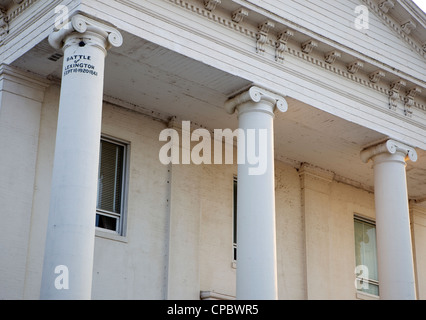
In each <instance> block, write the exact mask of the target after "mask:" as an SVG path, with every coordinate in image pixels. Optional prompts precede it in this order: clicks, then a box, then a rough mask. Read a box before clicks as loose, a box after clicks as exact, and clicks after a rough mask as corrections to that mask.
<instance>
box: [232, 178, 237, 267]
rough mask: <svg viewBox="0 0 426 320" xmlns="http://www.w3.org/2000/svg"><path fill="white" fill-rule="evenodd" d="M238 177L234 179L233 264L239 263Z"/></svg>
mask: <svg viewBox="0 0 426 320" xmlns="http://www.w3.org/2000/svg"><path fill="white" fill-rule="evenodd" d="M237 185H238V183H237V177H234V197H233V199H234V207H233V210H232V254H233V258H232V259H233V262H235V261H237Z"/></svg>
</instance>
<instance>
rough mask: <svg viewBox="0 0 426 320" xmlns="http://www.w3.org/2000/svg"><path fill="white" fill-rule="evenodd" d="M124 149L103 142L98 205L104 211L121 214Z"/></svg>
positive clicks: (100, 158)
mask: <svg viewBox="0 0 426 320" xmlns="http://www.w3.org/2000/svg"><path fill="white" fill-rule="evenodd" d="M123 157H124V147H123V146H120V145H116V144H113V143H111V142H107V141H101V149H100V157H99V176H98V204H97V207H98V208H99V209H102V210H107V211H110V212H115V213H120V211H121V193H122V184H123V177H122V175H123Z"/></svg>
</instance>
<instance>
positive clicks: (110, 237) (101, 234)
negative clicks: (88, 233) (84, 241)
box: [95, 228, 128, 243]
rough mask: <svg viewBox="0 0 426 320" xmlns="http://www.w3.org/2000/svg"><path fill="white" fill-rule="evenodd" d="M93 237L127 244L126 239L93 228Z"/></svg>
mask: <svg viewBox="0 0 426 320" xmlns="http://www.w3.org/2000/svg"><path fill="white" fill-rule="evenodd" d="M95 237H98V238H103V239H108V240H113V241H118V242H123V243H127V242H128V240H127V237H123V236H120V235H119V234H118V233H116V232H113V231H107V230H104V229H101V228H95Z"/></svg>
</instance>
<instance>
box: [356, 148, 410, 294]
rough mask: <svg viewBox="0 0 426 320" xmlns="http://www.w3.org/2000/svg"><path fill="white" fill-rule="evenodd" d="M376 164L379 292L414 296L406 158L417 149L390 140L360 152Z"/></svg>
mask: <svg viewBox="0 0 426 320" xmlns="http://www.w3.org/2000/svg"><path fill="white" fill-rule="evenodd" d="M361 158H362V160H363V161H364V162H368V160H369V159H372V160H373V163H374V196H375V206H376V236H377V260H378V261H377V263H378V276H379V295H380V298H381V299H383V300H402V299H404V300H409V299H415V298H416V296H415V282H414V267H413V251H412V244H411V232H410V220H409V208H408V193H407V179H406V172H405V166H406V162H405V161H406V158H410V159H411V160H413V161H416V160H417V154H416V151H415V150H414V149H413V148H411V147H409V146H406V145H404V144H402V143H400V142H397V141H394V140H388V141H387V142H385V143H383V144H380V145H377V146H373V147H370V148H368V149H366V150H363V151H362V152H361Z"/></svg>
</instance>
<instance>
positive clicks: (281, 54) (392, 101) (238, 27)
mask: <svg viewBox="0 0 426 320" xmlns="http://www.w3.org/2000/svg"><path fill="white" fill-rule="evenodd" d="M163 1H166V2H169V3H172V4H174V5H176V6H179V7H181V8H183V9H185V10H188V11H190V12H192V13H194V14H197V15H199V16H202V17H203V18H206V19H208V20H210V21H212V22H215V23H217V24H220V25H222V26H224V27H227V28H229V29H231V30H233V31H235V32H238V33H240V34H242V35H243V36H245V37H248V38H251V39H252V40H253V51H254V52H256V53H257V55H258V56H259V58H260V59H261V57H262V56H263V59H264V60H265V61H266V59H267V57H266V56H265V51H266V47H268V48H273V50H275V59H274V60H275V61H273V62H272V63H274V64H275V67H276V68H282V67H283V66H285V63H283V62H284V61H285V57H286V56H287V55H291V56H293V57H296V58H299V59H303V60H304V61H306V62H308V63H311V64H312V65H315V66H317V67H320V68H322V69H325V70H327V71H329V72H332V73H334V74H336V75H338V76H341V77H344V78H346V79H348V80H351V81H354V82H356V83H358V84H360V85H363V86H365V87H368V88H370V89H373V90H375V91H377V92H380V93H381V94H383V95H385V96H386V97H388V99H389V110H390V111H391V112H392V111H393V112H395V111H396V110H397V109H398V108H397V106H399V108H400V109H402V110H403V113H404V114H405V116H406V117H407V118H411V117H412V114H413V112H412V110H411V108H416V109H419V110H421V111H426V106H425V105H423V104H422V103H420V102H418V101H415V100H414V99H411V100H409V101H410V104H409V107H407V104H406V102H405V101H407V97H408V94H406V93H405V92H402V90H401V92H398V95H395V94H394V93H395V91H392V83H387V82H385V81H380V80H381V79H382V78H386V72H385V71H384V70H381V69H377V70H376V71H375V72H373V73H369V74H366V73H365V72H362V67H363V65H364V62H363V61H361V60H360V59H359V58H356V57H354V60H353V62H352V63H351V64H349V65H347V66H346V68H342V66H341V65H338V64H335V62H336V61H338V59H339V58H340V57H341V52H340V51H339V49H335V50H332V51H329V52H323V53H322V54H323V57H322V58H318V51H316V53H317V54H316V55H313V54H311V53H312V51H313V50H314V49H316V47H317V45H318V43H317V41H316V40H314V39H311V40H308V41H305V42H304V43H300V44H299V45H298V46H296V47H295V46H294V45H293V46H290V45H289V39H290V38H292V37H293V35H294V32H295V31H293V30H292V29H291V27H288V28H287V29H284V30H283V31H281V32H279V33H278V35H276V33H273V32H270V30H271V29H272V28H273V27H274V21H273V20H272V19H271V17H265V20H264V22H263V23H261V24H259V25H256V26H254V25H250V24H248V23H246V24H244V25H242V24H239V22H238V21H237V20H235V19H233V18H232V17H233V16H234V12H229V17H226V16H224V14H223V13H222V12H221V13H217V12H215V11H214V10H207V9H206V8H205V7H202V6H201V5H200V3H194V2H189V1H188V0H163ZM363 1H364V2H366V3H367V4H368V5H369V6H371V8H372V9H373V11H374V12H376V13H377V14H378V15H379V16H381V17H383V19H387V21H389V23H391V22H392V23H393V29H394V30H396V31H397V32H398V33H400V34H401V37H402V38H403V39H405V40H406V41H409V42H410V43H411V44H412V45H415V46H416V52H418V53H420V50H423V49H422V48H421V47H419V46H418V45H417V44H416V43H415V42H414V40H412V39H411V38H410V37H409V36H408V35H407V34H406V33H405V32H404V31H403V30H402V28H401V27H400V26H398V25H397V24H396V23H395V22H393V21H392V20H391V19H390V18H388V17H387V16H386V15H385V13H384V12H382V11H381V10H380V9H379V8H378V6H377V5H376V4H375V3H374V2H373V1H372V0H363ZM120 2H123V3H126V4H127V5H129V4H130V3H129V2H130V1H128V0H120ZM134 6H135V5H134V4H133V7H134ZM217 6H220V4H217ZM245 21H247V19H245ZM275 29H276V28H275ZM293 43H294V42H293ZM245 53H246V54H248V53H249V52H245ZM250 53H252V52H250ZM422 55H423V54H422ZM387 69H388V70H392V69H393V68H392V67H389V68H387ZM401 74H403V72H399V73H398V76H401ZM400 80H402V81H405V82H406V83H408V82H413V81H414V80H413V79H411V77H410V76H407V77H404V76H401V79H400ZM416 87H417V88H419V89H420V87H418V86H411V87H410V89H411V88H416ZM391 97H392V98H391ZM395 115H396V113H395Z"/></svg>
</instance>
